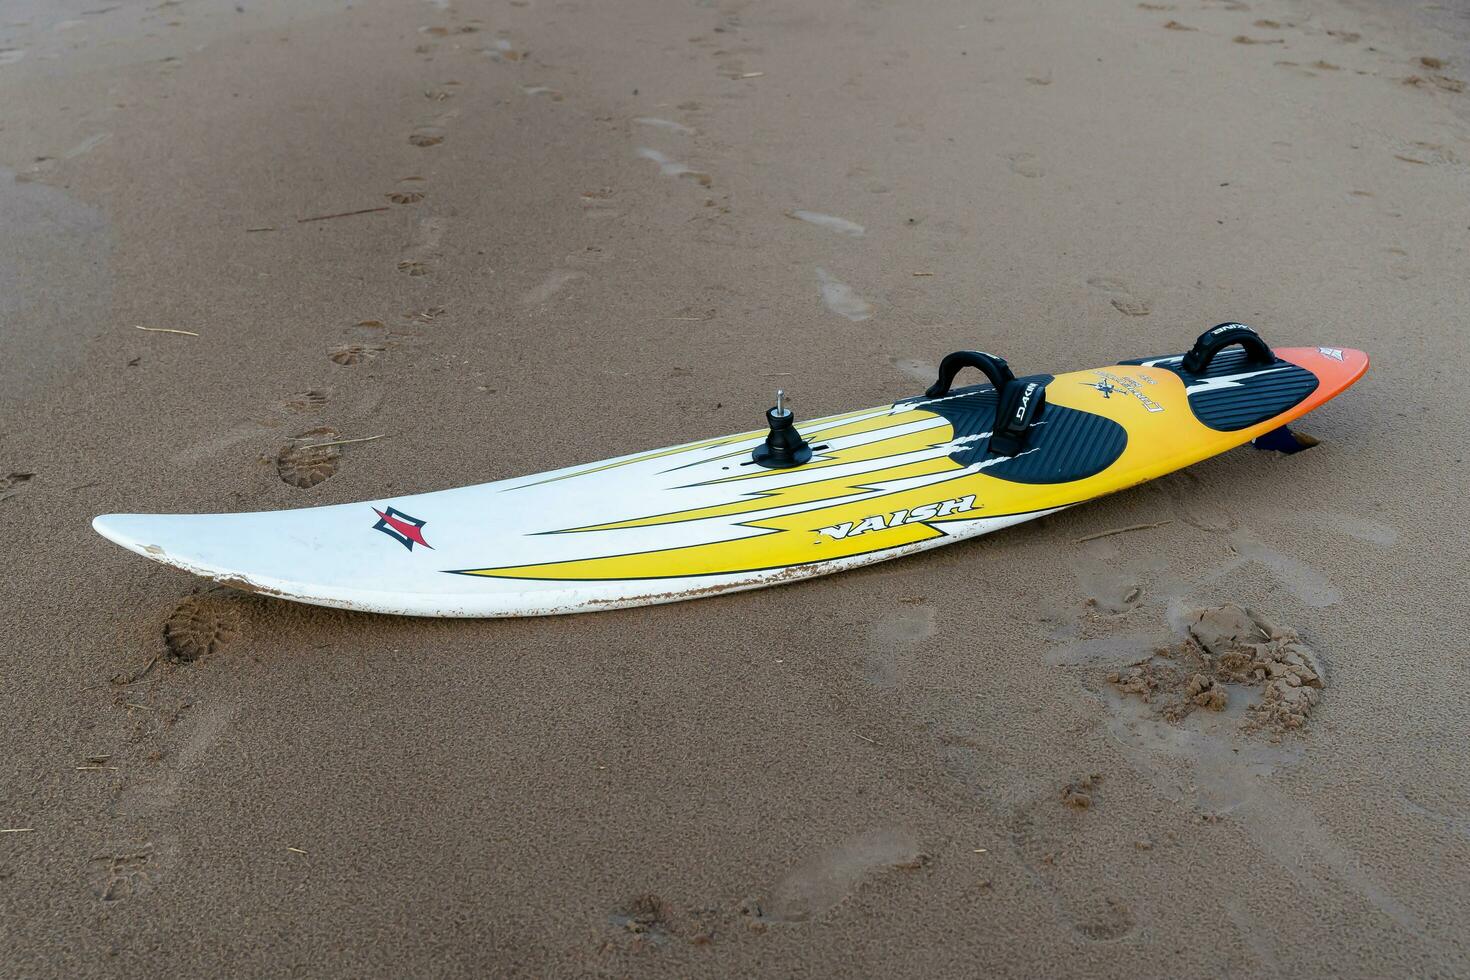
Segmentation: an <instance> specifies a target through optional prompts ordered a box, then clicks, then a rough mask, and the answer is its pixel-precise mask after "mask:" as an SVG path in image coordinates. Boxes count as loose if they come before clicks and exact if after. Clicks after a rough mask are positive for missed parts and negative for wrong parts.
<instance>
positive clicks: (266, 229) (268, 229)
mask: <svg viewBox="0 0 1470 980" xmlns="http://www.w3.org/2000/svg"><path fill="white" fill-rule="evenodd" d="M275 230H276V229H275V228H246V229H245V234H247V235H248V234H250V233H251V232H252V231H275Z"/></svg>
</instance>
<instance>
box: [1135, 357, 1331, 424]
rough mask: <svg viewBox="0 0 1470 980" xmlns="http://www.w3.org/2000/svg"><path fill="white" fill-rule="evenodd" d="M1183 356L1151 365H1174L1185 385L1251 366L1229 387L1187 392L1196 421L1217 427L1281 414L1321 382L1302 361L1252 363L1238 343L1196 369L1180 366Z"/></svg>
mask: <svg viewBox="0 0 1470 980" xmlns="http://www.w3.org/2000/svg"><path fill="white" fill-rule="evenodd" d="M1181 358H1182V356H1181V355H1177V354H1176V355H1173V356H1171V357H1167V358H1165V359H1164V363H1162V364H1153V365H1152V366H1153V367H1157V368H1163V369H1165V370H1167V371H1173V372H1174V373H1175V374H1177V375H1179V378H1180V380H1181V381H1183V382H1184V386H1185V387H1186V388H1188V387H1189V386H1190V385H1194V384H1198V383H1200V382H1202V381H1208V380H1209V379H1211V378H1222V377H1225V376H1227V375H1232V374H1244V373H1245V372H1250V373H1249V374H1248V375H1247V376H1246V377H1243V378H1239V379H1237V380H1236V381H1235V382H1234V383H1232V384H1231V385H1229V386H1228V387H1220V388H1214V389H1211V390H1208V391H1198V392H1191V393H1190V395H1189V409H1190V411H1192V412H1194V416H1195V418H1197V419H1199V420H1200V422H1202V423H1204V424H1205V425H1207V426H1209V427H1210V428H1212V429H1214V430H1216V431H1217V432H1234V431H1236V430H1238V429H1244V428H1247V427H1249V426H1252V425H1255V424H1256V423H1257V422H1264V421H1266V419H1269V418H1272V417H1274V416H1277V415H1280V414H1281V413H1282V412H1284V411H1286V410H1287V409H1289V408H1291V407H1292V406H1293V405H1297V404H1299V403H1300V402H1301V401H1302V399H1304V398H1306V397H1307V396H1308V395H1310V394H1311V393H1312V392H1314V391H1316V390H1317V385H1318V383H1319V382H1318V380H1317V376H1316V375H1315V374H1313V373H1312V372H1311V371H1308V370H1307V369H1306V368H1304V367H1298V366H1297V365H1295V364H1292V363H1291V362H1290V361H1283V360H1281V359H1279V358H1278V359H1277V360H1276V362H1275V363H1273V364H1259V363H1255V362H1253V361H1250V360H1249V359H1248V358H1247V356H1246V352H1245V351H1244V350H1241V349H1239V348H1234V349H1231V350H1223V351H1221V352H1220V353H1218V354H1216V355H1215V359H1214V360H1213V361H1211V362H1210V364H1209V366H1208V367H1206V368H1205V369H1204V371H1202V372H1201V373H1199V374H1191V373H1190V372H1188V371H1186V370H1184V368H1183V367H1182V366H1181V365H1180V361H1181ZM1157 360H1160V358H1155V357H1144V358H1139V359H1138V360H1136V361H1121V362H1119V363H1121V364H1139V365H1142V364H1148V363H1149V362H1150V361H1157Z"/></svg>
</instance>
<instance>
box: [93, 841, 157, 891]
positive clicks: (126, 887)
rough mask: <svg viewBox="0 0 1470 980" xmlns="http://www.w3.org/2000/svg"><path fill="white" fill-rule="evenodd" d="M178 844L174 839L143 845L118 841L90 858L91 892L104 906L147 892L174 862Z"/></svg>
mask: <svg viewBox="0 0 1470 980" xmlns="http://www.w3.org/2000/svg"><path fill="white" fill-rule="evenodd" d="M177 854H178V843H177V841H175V840H173V839H171V838H170V839H165V840H162V841H147V842H146V843H142V844H119V845H115V846H112V847H109V848H108V849H107V850H106V851H105V852H104V853H102V854H94V855H92V857H91V859H90V860H89V861H88V871H89V873H90V876H91V879H92V894H94V895H96V896H97V899H98V900H99V901H100V902H101V903H102V904H103V905H117V904H119V903H121V902H125V901H127V900H128V899H131V898H137V897H139V896H141V895H143V894H145V893H147V892H148V890H149V889H151V888H152V887H153V886H154V885H156V884H157V883H158V880H159V878H160V877H162V874H163V869H164V868H165V867H167V866H168V865H171V864H173V863H174V859H175V858H176V857H177Z"/></svg>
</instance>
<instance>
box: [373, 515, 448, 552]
mask: <svg viewBox="0 0 1470 980" xmlns="http://www.w3.org/2000/svg"><path fill="white" fill-rule="evenodd" d="M373 513H374V514H377V515H378V523H376V524H374V525H373V530H374V531H382V532H383V533H384V534H386V535H388V537H390V538H392V539H393V540H394V541H397V542H398V543H399V544H401V545H403V546H404V547H405V548H407V549H408V550H409V551H412V550H413V546H414V545H416V544H421V545H423V546H424V547H425V548H428V549H429V550H430V551H433V550H434V546H433V545H431V544H429V542H427V541H425V540H424V525H425V524H427V523H429V522H428V521H421V520H419V519H418V518H417V517H409V516H408V515H407V514H405V513H404V512H403V511H401V510H394V509H393V508H392V507H389V508H388V509H387V510H378V508H376V507H374V508H373Z"/></svg>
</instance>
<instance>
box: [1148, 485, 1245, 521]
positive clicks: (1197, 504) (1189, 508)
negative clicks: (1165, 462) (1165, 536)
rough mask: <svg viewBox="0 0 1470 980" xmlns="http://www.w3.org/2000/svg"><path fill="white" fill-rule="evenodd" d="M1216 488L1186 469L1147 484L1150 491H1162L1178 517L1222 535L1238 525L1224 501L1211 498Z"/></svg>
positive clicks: (1216, 491)
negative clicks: (1220, 501)
mask: <svg viewBox="0 0 1470 980" xmlns="http://www.w3.org/2000/svg"><path fill="white" fill-rule="evenodd" d="M1219 489H1220V488H1218V487H1214V488H1212V487H1210V486H1207V485H1206V484H1205V483H1204V481H1203V480H1201V479H1200V478H1199V477H1197V476H1195V475H1194V474H1193V473H1191V472H1189V471H1188V470H1179V471H1177V472H1174V473H1170V474H1168V475H1166V476H1162V477H1160V478H1159V479H1157V480H1155V481H1153V482H1152V483H1151V484H1149V486H1148V491H1149V492H1150V493H1156V494H1157V493H1161V494H1163V495H1164V496H1165V497H1166V498H1167V499H1168V500H1169V503H1170V504H1171V506H1172V507H1173V510H1174V514H1175V516H1176V517H1178V518H1179V520H1181V521H1183V522H1184V523H1185V524H1188V525H1189V526H1190V527H1193V528H1197V529H1199V530H1201V531H1208V532H1210V533H1211V534H1224V533H1227V532H1230V531H1233V530H1235V529H1236V527H1238V526H1239V522H1237V521H1236V519H1235V516H1234V515H1233V514H1231V513H1230V511H1229V510H1228V509H1227V508H1226V507H1225V505H1224V504H1222V503H1217V502H1215V501H1213V500H1211V499H1210V498H1211V497H1212V496H1214V495H1215V494H1216V493H1218V491H1219Z"/></svg>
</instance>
